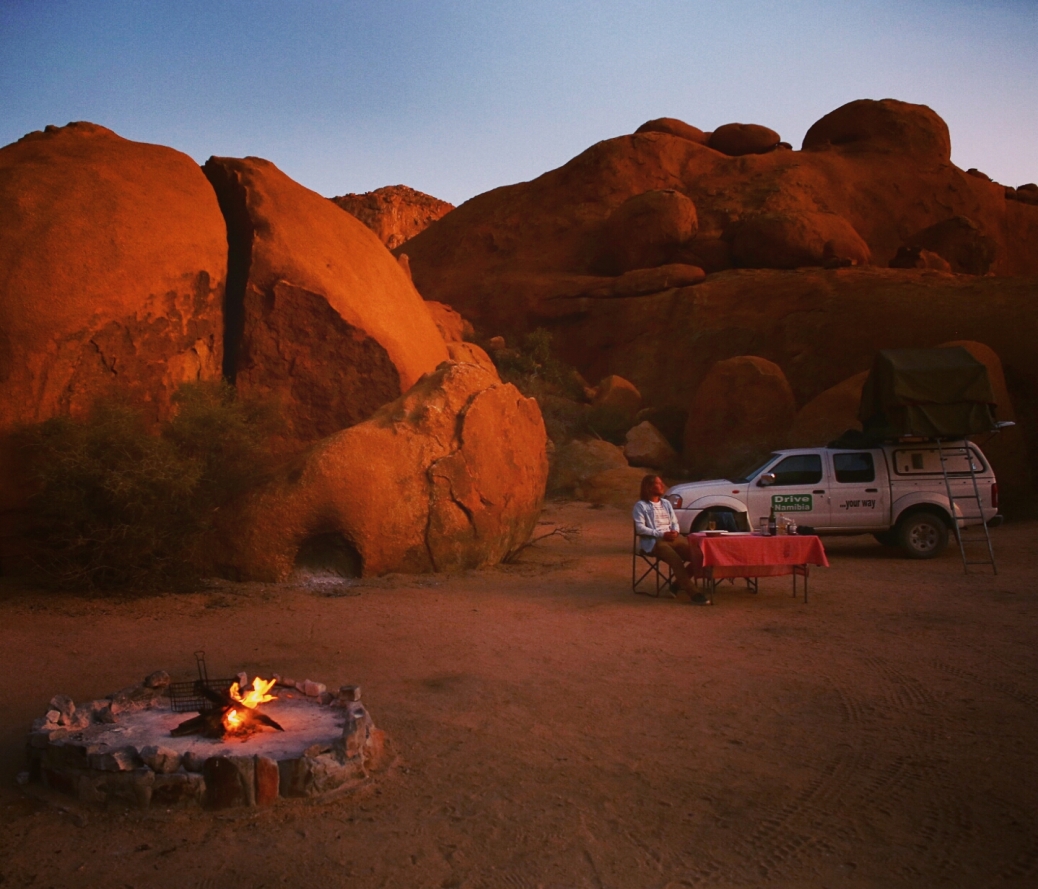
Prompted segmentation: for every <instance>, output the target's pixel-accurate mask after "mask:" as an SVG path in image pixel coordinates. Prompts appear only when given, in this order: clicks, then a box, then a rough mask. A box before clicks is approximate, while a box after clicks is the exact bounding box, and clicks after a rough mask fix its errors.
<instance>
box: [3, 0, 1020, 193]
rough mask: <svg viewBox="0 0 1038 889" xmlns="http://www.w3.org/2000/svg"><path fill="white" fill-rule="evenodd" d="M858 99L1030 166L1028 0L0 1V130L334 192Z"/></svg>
mask: <svg viewBox="0 0 1038 889" xmlns="http://www.w3.org/2000/svg"><path fill="white" fill-rule="evenodd" d="M860 98H871V99H882V98H895V99H902V100H904V101H908V102H918V103H922V104H926V105H929V106H930V107H931V108H933V109H934V110H935V111H936V112H937V113H938V114H940V115H941V117H943V118H944V120H945V121H946V122H947V123H948V126H949V128H950V129H951V137H952V159H953V161H954V162H955V163H956V164H958V165H959V166H960V167H962V168H968V167H978V168H980V169H981V170H983V171H984V172H986V173H987V174H988V175H990V176H991V177H992V178H994V179H996V180H997V181H999V182H1003V183H1005V184H1007V185H1021V184H1023V183H1025V182H1034V181H1036V180H1038V2H1036V0H974V2H958V0H902V2H891V0H846V2H843V3H834V2H820V0H783V2H779V0H772V2H765V0H746V2H733V3H726V2H716V0H715V2H698V0H684V2H681V0H644V2H639V0H597V2H592V0H572V2H567V0H554V2H550V3H549V2H542V0H514V2H509V3H490V2H476V0H454V2H447V0H442V2H441V0H426V2H421V0H412V2H394V0H368V2H352V0H338V2H333V0H277V2H268V0H235V2H219V0H206V2H200V0H176V2H158V0H0V144H7V143H9V142H13V141H15V140H16V139H18V138H20V137H21V136H22V135H24V134H25V133H27V132H30V131H32V130H38V129H42V128H43V127H44V126H46V125H47V124H56V125H64V124H66V123H68V122H69V121H72V120H89V121H92V122H94V123H98V124H102V125H104V126H106V127H109V128H110V129H113V130H115V131H116V132H117V133H119V134H120V135H122V136H125V137H126V138H129V139H135V140H139V141H143V142H156V143H160V144H164V145H170V146H173V147H174V148H178V149H180V150H181V151H184V152H186V153H188V154H190V155H191V156H192V157H193V158H195V159H196V160H197V161H199V162H204V161H205V159H206V158H207V157H209V156H210V155H214V154H215V155H228V156H235V157H242V156H245V155H256V156H259V157H265V158H268V159H269V160H271V161H273V162H274V163H275V164H277V165H278V166H279V167H280V168H281V169H282V170H284V171H285V172H286V173H288V174H289V175H290V176H292V177H293V178H295V179H296V180H298V181H299V182H301V183H302V184H304V185H306V186H308V187H310V188H312V189H314V190H315V191H318V192H320V193H321V194H324V195H329V196H331V195H338V194H343V193H345V192H350V191H354V192H361V191H369V190H371V189H374V188H377V187H379V186H382V185H393V184H397V183H403V184H406V185H410V186H412V187H414V188H418V189H420V190H422V191H425V192H428V193H430V194H433V195H436V196H437V197H440V198H443V199H445V200H449V201H451V202H453V203H460V202H462V201H464V200H466V199H468V198H470V197H472V196H473V195H476V194H478V193H480V192H483V191H486V190H488V189H490V188H494V187H496V186H499V185H507V184H509V183H512V182H517V181H521V180H525V179H531V178H533V177H535V176H538V175H540V174H541V173H543V172H545V171H546V170H549V169H552V168H554V167H557V166H559V165H560V164H563V163H565V162H566V161H567V160H568V159H569V158H571V157H573V156H574V155H576V154H578V153H580V152H581V151H583V150H584V149H585V148H587V147H588V146H590V145H592V144H593V143H595V142H597V141H599V140H601V139H606V138H609V137H612V136H617V135H621V134H623V133H630V132H632V131H633V130H634V129H635V128H636V127H637V126H638V125H639V124H641V123H643V122H644V121H646V120H648V119H650V118H654V117H664V116H666V117H678V118H681V119H682V120H685V121H687V122H688V123H691V124H693V125H695V126H697V127H700V128H701V129H704V130H710V129H714V128H715V127H717V126H719V125H721V124H724V123H730V122H734V121H739V122H743V123H760V124H764V125H766V126H769V127H771V128H772V129H775V130H777V131H778V132H779V133H780V134H781V135H782V137H783V139H785V140H786V141H788V142H791V143H792V144H793V146H794V147H795V148H799V147H800V143H801V140H802V139H803V136H804V133H805V132H806V130H807V128H808V127H809V126H810V125H811V124H812V123H813V122H814V121H815V120H817V119H818V118H819V117H821V116H822V115H824V114H825V113H827V112H829V111H831V110H832V109H834V108H836V107H838V106H840V105H842V104H844V103H845V102H848V101H851V100H853V99H860Z"/></svg>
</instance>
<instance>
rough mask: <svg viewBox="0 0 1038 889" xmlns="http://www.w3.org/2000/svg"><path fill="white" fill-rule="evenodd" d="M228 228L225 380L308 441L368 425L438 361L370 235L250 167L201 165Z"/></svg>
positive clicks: (428, 333) (220, 161)
mask: <svg viewBox="0 0 1038 889" xmlns="http://www.w3.org/2000/svg"><path fill="white" fill-rule="evenodd" d="M204 169H205V173H206V175H207V176H208V177H209V179H210V181H211V182H212V183H213V187H214V188H215V189H216V193H217V196H218V197H219V200H220V204H221V206H222V208H223V210H224V214H225V215H226V217H227V224H228V232H229V235H228V238H229V241H230V244H231V267H230V273H229V280H228V318H227V323H228V328H229V336H228V346H227V350H228V355H227V358H228V362H227V371H228V376H230V377H231V378H232V379H234V380H235V384H236V386H237V388H238V389H239V391H242V392H245V393H257V394H260V395H263V396H267V397H274V398H276V399H278V400H280V402H281V403H282V407H283V411H284V413H285V416H286V420H287V421H288V423H289V425H290V432H291V435H292V437H294V438H295V439H297V440H300V441H313V440H316V439H319V438H323V437H325V436H327V435H330V434H332V433H334V432H337V431H339V430H340V429H343V428H345V427H347V426H351V425H353V424H354V423H357V422H360V421H361V420H364V419H366V418H367V417H369V416H371V414H372V413H374V411H375V410H377V409H378V408H379V407H381V406H382V405H383V404H386V403H387V402H389V401H392V400H393V399H395V398H398V397H399V396H400V394H401V393H402V392H405V391H406V390H407V389H409V388H410V387H411V386H412V385H414V383H415V382H416V381H417V380H418V378H419V377H420V376H422V374H425V373H429V372H431V371H432V370H434V369H435V368H436V366H437V365H438V364H439V363H440V362H441V361H445V360H446V359H447V357H448V355H447V348H446V345H445V344H444V341H443V337H442V336H440V333H439V331H438V330H437V329H436V325H435V323H434V322H433V319H432V316H431V315H430V313H429V309H428V307H427V306H426V304H425V303H424V302H423V300H422V298H421V297H420V296H419V295H418V293H417V291H416V290H415V289H414V286H413V285H412V283H411V281H410V279H409V278H408V276H407V274H406V272H405V271H404V270H403V269H402V268H401V267H400V265H399V263H397V262H396V260H394V258H393V257H392V255H391V254H390V253H389V252H388V251H387V250H386V248H385V247H384V246H383V244H382V243H381V242H380V241H379V240H378V238H377V237H375V235H374V234H372V232H371V231H370V230H369V229H368V228H366V227H365V226H364V225H362V224H361V223H360V222H358V221H357V220H356V219H355V218H353V217H352V216H350V215H349V214H348V213H343V212H342V211H341V210H340V209H339V208H337V207H336V206H335V205H334V204H333V203H331V202H330V201H329V200H327V199H326V198H322V197H321V196H320V195H318V194H316V193H315V192H312V191H310V190H309V189H307V188H304V187H303V186H302V185H299V184H298V183H296V182H294V181H292V180H291V179H289V178H288V177H287V176H286V175H285V174H284V173H282V172H281V171H280V170H279V169H278V168H277V167H275V166H274V164H272V163H270V162H269V161H265V160H262V159H260V158H245V159H243V160H242V159H234V158H210V159H209V161H207V162H206V164H205V168H204Z"/></svg>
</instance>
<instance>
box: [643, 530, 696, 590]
mask: <svg viewBox="0 0 1038 889" xmlns="http://www.w3.org/2000/svg"><path fill="white" fill-rule="evenodd" d="M649 555H650V556H656V557H657V558H658V559H660V560H662V561H664V562H666V563H667V564H668V565H669V566H670V570H671V571H672V572H674V577H675V578H677V581H678V586H680V587H681V589H683V590H684V591H685V592H686V593H689V594H691V593H692V590H693V586H692V578H691V577H690V576H689V573H688V570H687V569H686V568H685V562H688V561H691V559H692V553H691V551H690V549H689V546H688V540H686V539H685V538H684V537H678V538H677V539H676V540H671V541H670V542H669V543H668V542H667V541H665V540H657V541H656V545H655V546H654V547H653V548H652V550H651V551H650V553H649Z"/></svg>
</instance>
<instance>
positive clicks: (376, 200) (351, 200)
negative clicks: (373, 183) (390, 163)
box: [332, 185, 454, 250]
mask: <svg viewBox="0 0 1038 889" xmlns="http://www.w3.org/2000/svg"><path fill="white" fill-rule="evenodd" d="M332 200H333V201H334V202H335V203H336V204H338V205H339V206H340V207H342V209H343V210H345V211H346V212H347V213H350V214H351V215H353V216H356V217H357V219H359V220H360V221H361V222H363V223H364V224H365V225H366V226H367V227H368V228H370V229H371V230H372V231H373V232H374V233H375V234H376V235H378V238H379V240H380V241H381V242H382V243H383V244H385V245H386V246H387V247H388V248H389V249H391V250H392V249H393V248H394V247H399V246H400V245H401V244H403V243H404V242H405V241H407V240H410V239H411V238H413V237H414V236H415V235H417V234H418V233H419V232H421V231H424V230H425V229H426V227H428V225H429V223H430V222H435V221H436V220H437V219H440V218H441V217H442V216H445V215H446V214H448V213H450V211H451V210H453V209H454V205H453V204H448V203H447V202H446V201H441V200H440V199H439V198H434V197H433V196H432V195H428V194H424V193H423V192H420V191H416V190H415V189H413V188H408V187H407V186H406V185H387V186H385V187H384V188H376V189H375V190H374V191H369V192H365V193H364V194H344V195H341V196H339V197H337V198H332Z"/></svg>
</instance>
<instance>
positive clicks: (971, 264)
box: [891, 216, 997, 275]
mask: <svg viewBox="0 0 1038 889" xmlns="http://www.w3.org/2000/svg"><path fill="white" fill-rule="evenodd" d="M905 247H907V248H908V249H909V250H913V249H917V250H918V251H919V256H920V258H923V253H924V251H925V252H926V253H927V254H928V255H929V254H936V255H937V256H939V257H940V258H942V259H944V260H945V262H947V264H948V266H949V268H950V270H951V271H953V272H958V273H960V274H964V275H986V274H987V273H988V269H990V268H991V264H992V263H993V262H994V261H995V255H996V253H997V246H996V244H995V239H994V238H992V237H990V236H989V235H986V234H984V232H982V231H981V230H980V227H979V226H978V225H977V224H976V223H975V222H973V220H972V219H968V218H966V217H965V216H953V217H952V218H951V219H944V220H942V221H940V222H935V223H934V224H933V225H931V226H927V227H926V228H924V229H923V230H922V231H921V232H916V233H915V234H914V235H912V237H911V238H909V239H908V242H907V243H906V245H905ZM902 249H904V248H902ZM900 255H901V251H900V250H899V251H898V256H900ZM896 258H897V257H895V259H896ZM937 265H939V264H938V263H937V262H934V261H930V263H929V264H927V265H924V266H921V267H922V268H933V267H935V266H937ZM893 266H894V263H893V262H891V267H893ZM901 267H902V268H904V267H905V266H901ZM916 267H917V268H919V267H920V266H916Z"/></svg>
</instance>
